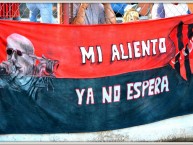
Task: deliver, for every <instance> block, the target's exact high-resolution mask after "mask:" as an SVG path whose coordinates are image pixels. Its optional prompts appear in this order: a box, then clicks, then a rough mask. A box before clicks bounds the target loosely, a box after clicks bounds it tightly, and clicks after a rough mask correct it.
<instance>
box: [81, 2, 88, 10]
mask: <svg viewBox="0 0 193 145" xmlns="http://www.w3.org/2000/svg"><path fill="white" fill-rule="evenodd" d="M80 6H81V7H83V8H84V9H87V8H88V6H89V4H88V3H81V4H80Z"/></svg>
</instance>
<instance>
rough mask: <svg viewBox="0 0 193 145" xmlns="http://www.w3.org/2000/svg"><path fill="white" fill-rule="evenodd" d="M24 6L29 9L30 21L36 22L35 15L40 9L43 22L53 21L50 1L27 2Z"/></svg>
mask: <svg viewBox="0 0 193 145" xmlns="http://www.w3.org/2000/svg"><path fill="white" fill-rule="evenodd" d="M26 6H27V8H28V9H29V10H30V17H29V18H30V21H31V22H37V15H38V12H39V11H40V15H41V20H42V22H43V23H55V19H54V17H53V15H52V3H27V4H26Z"/></svg>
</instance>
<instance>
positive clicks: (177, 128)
mask: <svg viewBox="0 0 193 145" xmlns="http://www.w3.org/2000/svg"><path fill="white" fill-rule="evenodd" d="M139 119H140V118H139ZM192 120H193V114H191V115H185V116H179V117H174V118H171V119H166V120H163V121H159V122H155V123H151V124H147V125H141V126H136V127H131V128H125V129H119V130H113V131H103V132H94V133H71V134H70V133H65V134H40V135H32V134H17V135H15V134H11V135H0V141H3V142H12V141H33V142H34V141H38V142H42V141H43V142H47V141H57V142H60V141H62V142H155V141H156V142H166V141H167V142H168V141H178V142H179V141H183V142H190V141H193V122H192Z"/></svg>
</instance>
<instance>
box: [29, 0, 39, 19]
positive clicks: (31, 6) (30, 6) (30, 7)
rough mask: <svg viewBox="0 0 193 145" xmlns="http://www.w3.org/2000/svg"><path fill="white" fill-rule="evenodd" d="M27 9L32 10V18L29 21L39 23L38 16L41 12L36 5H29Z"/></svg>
mask: <svg viewBox="0 0 193 145" xmlns="http://www.w3.org/2000/svg"><path fill="white" fill-rule="evenodd" d="M26 6H27V8H28V9H29V10H30V16H29V19H30V21H31V22H37V15H38V12H39V9H38V8H37V6H36V4H35V3H27V4H26Z"/></svg>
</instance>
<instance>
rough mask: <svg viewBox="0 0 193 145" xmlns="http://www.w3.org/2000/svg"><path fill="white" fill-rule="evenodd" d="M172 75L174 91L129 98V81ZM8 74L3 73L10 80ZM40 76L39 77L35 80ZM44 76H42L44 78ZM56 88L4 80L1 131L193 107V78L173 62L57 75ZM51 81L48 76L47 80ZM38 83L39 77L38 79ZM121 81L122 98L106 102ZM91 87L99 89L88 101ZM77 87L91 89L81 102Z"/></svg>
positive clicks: (103, 123)
mask: <svg viewBox="0 0 193 145" xmlns="http://www.w3.org/2000/svg"><path fill="white" fill-rule="evenodd" d="M163 76H167V77H168V81H169V92H165V91H164V92H163V93H160V94H157V95H153V96H148V94H147V92H146V93H145V96H144V97H140V98H138V99H134V100H127V83H132V82H133V83H135V82H142V81H145V80H149V79H152V78H157V77H160V78H162V77H163ZM6 77H7V76H1V80H6ZM39 79H40V78H33V82H36V81H39ZM39 82H40V81H39ZM51 82H52V83H51V85H52V89H51V90H50V89H48V86H47V87H40V86H41V85H39V86H38V85H36V86H38V88H36V89H35V88H33V91H34V90H36V91H34V93H35V97H34V96H31V95H29V94H30V93H29V92H28V91H26V90H29V89H19V90H17V89H13V88H11V87H10V85H8V86H6V85H5V86H3V85H1V88H0V120H1V121H0V133H1V134H7V133H9V134H11V133H16V134H17V133H34V134H37V133H38V134H39V133H73V132H96V131H104V130H114V129H121V128H126V127H132V126H137V125H142V124H147V123H152V122H155V121H159V120H163V119H167V118H170V117H174V116H179V115H185V114H190V113H193V107H192V105H193V101H192V100H193V99H192V98H193V96H192V94H191V92H190V91H191V90H193V82H192V80H191V81H190V82H186V81H184V80H183V79H182V78H181V77H180V76H179V74H178V73H177V72H176V71H175V70H174V69H172V68H171V67H170V66H169V65H168V66H165V67H163V68H157V69H153V70H148V71H140V72H132V73H127V74H121V75H117V76H109V77H104V78H96V79H57V78H53V79H51ZM44 83H45V81H44ZM33 84H35V83H33ZM114 85H121V97H120V101H119V102H112V103H106V104H103V103H102V87H106V88H108V87H109V86H114ZM87 88H92V89H93V92H94V101H95V102H94V104H86V98H87V94H86V93H87ZM75 89H85V94H84V96H83V103H82V105H78V97H77V94H76V92H75Z"/></svg>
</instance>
